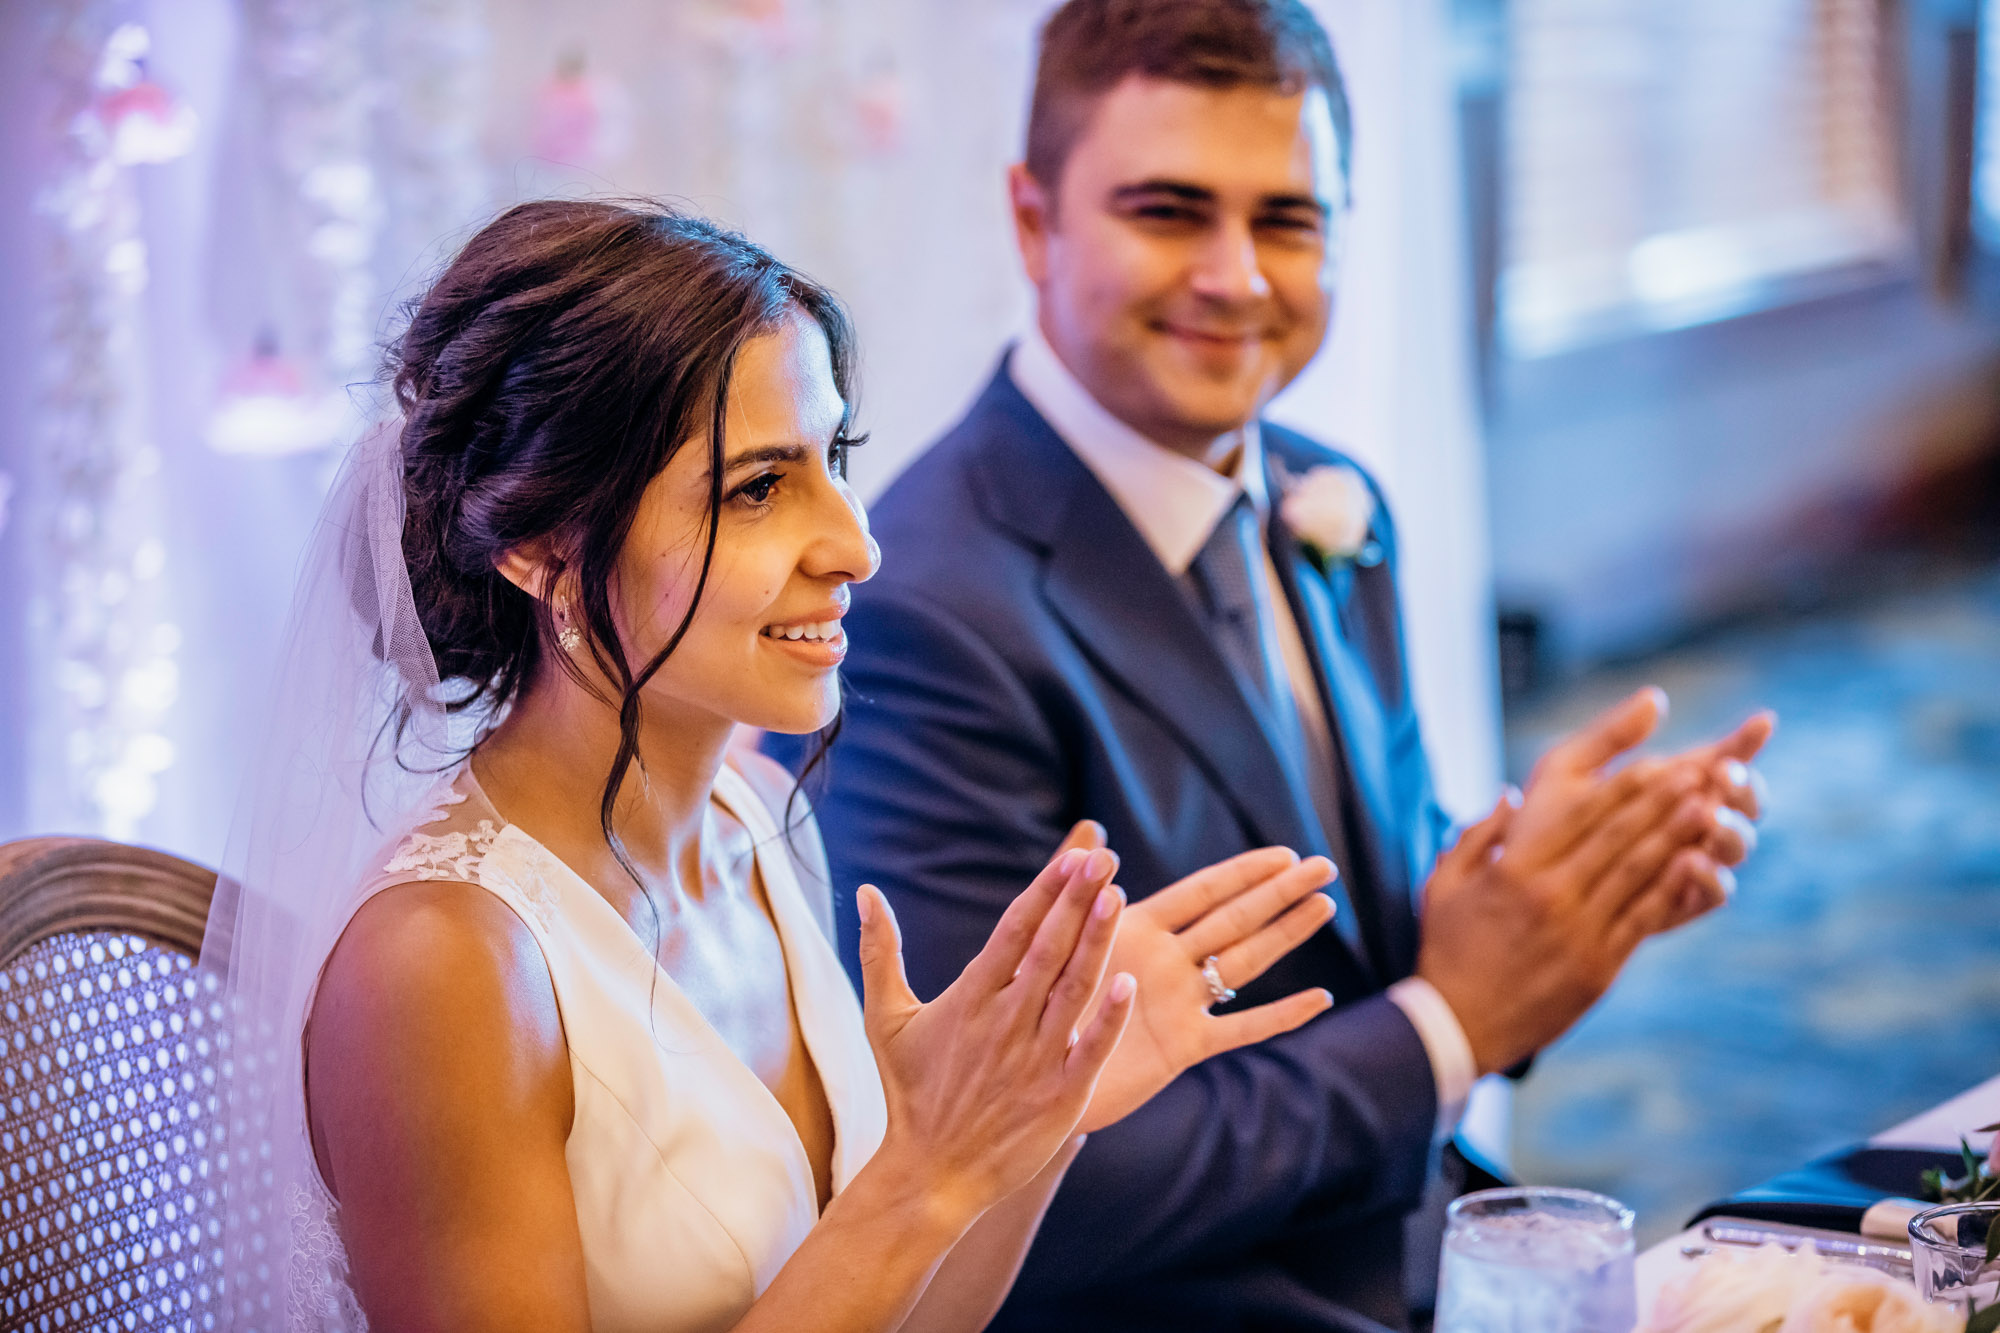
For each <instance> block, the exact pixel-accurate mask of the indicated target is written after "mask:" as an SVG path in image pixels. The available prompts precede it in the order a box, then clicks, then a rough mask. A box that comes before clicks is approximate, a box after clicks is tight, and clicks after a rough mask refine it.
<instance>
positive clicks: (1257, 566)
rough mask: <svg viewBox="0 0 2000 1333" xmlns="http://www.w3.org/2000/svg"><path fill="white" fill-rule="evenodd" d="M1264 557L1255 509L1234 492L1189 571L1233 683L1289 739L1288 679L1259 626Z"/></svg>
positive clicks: (1263, 612)
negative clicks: (1273, 655)
mask: <svg viewBox="0 0 2000 1333" xmlns="http://www.w3.org/2000/svg"><path fill="white" fill-rule="evenodd" d="M1263 562H1264V542H1263V536H1262V534H1261V533H1260V532H1259V530H1258V525H1257V514H1256V512H1255V511H1254V510H1253V509H1251V507H1250V497H1249V496H1247V495H1244V494H1242V493H1241V492H1239V493H1238V494H1237V496H1236V499H1235V501H1234V502H1233V503H1232V504H1231V505H1230V506H1229V508H1228V510H1227V511H1226V512H1224V514H1223V515H1222V517H1221V518H1220V519H1219V520H1217V521H1216V524H1215V529H1214V530H1213V531H1212V532H1210V533H1209V534H1208V542H1207V544H1205V545H1204V546H1203V547H1202V548H1201V550H1200V551H1199V552H1197V553H1196V555H1195V558H1194V563H1193V564H1191V565H1190V566H1189V567H1188V572H1189V573H1190V574H1191V575H1193V576H1194V582H1195V584H1196V587H1197V589H1198V592H1199V597H1200V602H1199V604H1200V606H1201V609H1202V611H1203V612H1204V614H1205V616H1206V619H1207V621H1208V623H1209V625H1210V627H1211V628H1212V629H1213V631H1214V634H1215V641H1216V646H1217V647H1218V648H1220V649H1222V655H1223V657H1224V658H1226V659H1227V660H1228V662H1229V667H1230V670H1231V671H1233V672H1234V673H1235V675H1236V679H1237V683H1238V684H1240V685H1241V686H1242V687H1243V692H1244V693H1245V694H1246V695H1247V696H1249V699H1250V702H1251V706H1252V707H1253V708H1255V709H1257V710H1258V711H1259V712H1260V713H1261V714H1262V715H1263V717H1264V719H1265V720H1266V721H1267V722H1269V723H1272V724H1273V725H1274V728H1275V730H1276V733H1277V735H1279V736H1280V737H1285V738H1287V739H1289V738H1290V737H1291V736H1292V735H1293V734H1294V733H1296V732H1297V730H1298V725H1299V722H1298V708H1297V703H1296V701H1294V700H1293V698H1292V691H1291V686H1290V683H1289V682H1288V681H1287V680H1285V679H1284V678H1283V677H1282V676H1280V675H1279V674H1278V672H1277V670H1276V669H1275V668H1277V667H1278V666H1279V664H1278V663H1276V662H1274V661H1272V660H1271V658H1272V655H1271V654H1270V653H1269V652H1267V651H1266V650H1265V630H1264V627H1265V626H1266V625H1268V624H1270V623H1271V622H1272V611H1271V608H1270V607H1269V605H1268V604H1267V603H1268V601H1269V597H1270V586H1269V583H1268V582H1267V581H1266V580H1265V579H1264V578H1263V577H1261V574H1262V570H1261V566H1262V565H1263Z"/></svg>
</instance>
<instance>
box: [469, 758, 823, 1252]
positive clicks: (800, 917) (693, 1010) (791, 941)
mask: <svg viewBox="0 0 2000 1333" xmlns="http://www.w3.org/2000/svg"><path fill="white" fill-rule="evenodd" d="M460 780H462V781H463V782H464V783H465V784H466V785H467V787H468V788H469V793H468V794H469V795H471V796H472V797H473V798H474V799H475V800H477V801H478V802H479V804H480V805H482V806H483V807H485V809H486V811H487V812H488V813H490V814H491V815H492V816H493V817H494V822H495V824H496V825H497V826H498V831H497V832H496V834H495V835H494V839H493V843H492V846H493V847H494V848H498V847H500V846H501V845H502V843H503V842H505V841H509V840H511V841H514V842H516V843H518V844H520V845H521V846H522V847H523V848H525V849H526V850H527V851H528V852H529V853H530V854H531V856H532V858H533V860H534V861H535V863H536V864H537V866H538V867H539V868H541V869H543V870H545V871H547V872H550V873H552V874H554V875H556V876H557V877H558V878H560V879H561V880H562V881H563V882H564V883H565V884H566V885H567V886H568V888H569V889H570V890H571V891H572V892H573V893H574V894H579V895H581V897H582V898H583V899H585V900H587V904H588V905H586V906H585V907H584V908H583V909H582V910H583V912H584V914H585V915H586V917H595V918H596V920H597V921H598V923H599V925H600V928H602V929H606V930H609V929H611V928H612V927H613V926H615V927H616V931H617V933H618V938H619V941H620V944H621V946H622V947H625V948H628V949H630V950H631V951H632V952H634V953H635V954H636V956H637V957H638V958H640V959H643V960H644V961H645V963H647V964H649V965H650V966H651V968H652V980H653V982H654V984H655V985H656V987H657V994H656V999H658V1000H663V1001H665V1002H666V1003H667V1005H668V1006H669V1007H670V1008H672V1009H675V1010H678V1011H680V1013H681V1018H682V1022H683V1024H684V1026H686V1027H688V1028H689V1029H690V1030H691V1031H692V1032H693V1033H694V1035H695V1036H696V1037H697V1038H698V1039H699V1040H700V1041H701V1042H702V1043H703V1044H704V1045H708V1046H711V1047H712V1048H713V1049H714V1050H716V1051H718V1052H720V1053H722V1054H724V1055H726V1056H727V1060H726V1062H725V1065H726V1067H727V1068H729V1069H730V1071H731V1077H740V1080H741V1081H742V1083H744V1084H746V1085H747V1086H746V1087H745V1089H744V1091H745V1093H746V1095H748V1096H749V1097H750V1098H751V1099H752V1100H753V1101H758V1102H760V1103H761V1104H762V1105H763V1106H764V1108H765V1109H766V1110H767V1111H768V1113H769V1114H770V1115H772V1116H775V1117H776V1121H777V1123H778V1124H780V1125H782V1126H783V1130H784V1133H783V1136H782V1139H783V1142H784V1144H785V1147H786V1150H787V1156H788V1157H789V1158H790V1166H791V1167H792V1169H793V1170H794V1171H795V1172H796V1173H797V1175H798V1177H799V1179H800V1180H801V1181H802V1182H803V1185H804V1189H805V1194H806V1196H807V1197H808V1198H809V1199H810V1200H811V1203H812V1209H813V1216H814V1218H815V1219H817V1218H818V1216H819V1212H820V1204H819V1189H818V1184H817V1179H816V1177H815V1175H814V1173H813V1167H812V1159H811V1157H810V1155H809V1154H808V1153H807V1152H806V1146H805V1140H804V1138H802V1137H801V1136H800V1134H799V1127H798V1123H797V1122H796V1121H794V1120H793V1119H792V1116H791V1113H790V1112H789V1111H787V1110H786V1109H785V1106H784V1103H783V1102H780V1101H779V1100H778V1095H777V1093H776V1092H774V1091H773V1090H772V1089H771V1087H770V1085H769V1084H767V1083H765V1082H764V1080H763V1079H761V1078H759V1077H757V1074H756V1071H755V1070H753V1069H751V1068H750V1066H749V1064H748V1063H746V1062H745V1061H744V1059H743V1057H742V1056H740V1055H738V1054H737V1052H736V1050H735V1048H734V1047H732V1046H731V1045H730V1044H729V1043H728V1041H726V1040H725V1039H724V1038H723V1036H722V1033H721V1031H720V1030H719V1029H717V1028H716V1026H715V1025H714V1024H713V1023H711V1022H710V1021H709V1019H708V1016H707V1015H706V1014H704V1013H703V1012H702V1011H701V1007H700V1006H699V1005H697V1004H695V1002H694V1001H693V1000H692V999H690V998H689V996H688V994H687V992H686V991H685V990H683V989H682V988H681V985H680V983H679V982H678V981H676V980H674V977H673V974H672V973H671V972H669V971H667V969H666V968H665V967H663V966H662V965H661V964H660V960H659V956H658V954H657V953H655V952H654V950H653V949H651V948H649V947H648V946H647V944H646V942H645V940H643V939H641V938H640V936H639V933H638V931H637V930H635V929H634V928H633V926H632V923H631V922H629V921H627V920H626V919H625V917H624V915H623V914H622V913H620V912H619V911H618V909H617V908H615V907H613V906H612V905H611V902H610V900H609V899H607V898H605V896H604V895H603V894H601V893H599V892H598V891H597V889H596V887H595V886H593V885H592V884H591V882H590V881H589V880H587V879H585V878H584V877H583V876H582V875H580V874H578V873H577V871H576V870H575V869H574V868H573V867H572V866H571V865H570V864H569V863H568V862H567V861H565V860H563V859H562V858H561V857H559V856H557V855H556V854H555V853H554V852H552V851H550V850H549V849H548V847H546V846H545V845H543V843H542V842H541V841H540V840H539V839H537V838H536V837H535V836H534V835H533V834H531V833H529V832H528V831H527V830H526V829H524V828H522V827H521V826H520V825H518V824H516V823H514V822H513V821H512V820H510V819H508V818H507V817H506V816H505V815H503V814H502V813H501V812H500V809H499V807H498V806H496V805H495V804H494V803H493V798H492V797H490V796H489V795H487V793H486V789H485V787H483V786H482V785H481V784H480V781H479V776H478V775H477V774H476V773H474V772H473V770H472V762H471V760H469V759H468V760H467V761H466V762H465V764H464V765H463V766H462V768H461V773H460ZM710 799H711V800H714V801H716V802H718V803H719V804H720V805H721V806H722V808H723V809H724V810H726V811H728V812H729V813H730V814H731V815H732V816H733V817H734V818H735V819H736V820H737V821H738V822H739V823H741V824H742V825H743V827H744V828H745V829H746V830H747V831H748V832H749V834H750V842H751V850H752V856H753V858H754V861H755V865H756V873H757V875H758V876H759V878H760V879H761V881H762V883H763V888H764V894H763V897H764V903H765V907H766V910H767V911H768V913H769V915H770V920H771V924H772V927H773V929H775V930H776V931H777V935H778V944H779V948H780V949H781V950H782V952H783V954H784V958H785V973H786V975H785V996H786V1001H787V1003H788V1004H789V1005H790V1007H791V1011H792V1020H793V1022H795V1023H797V1024H798V1027H799V1036H800V1039H801V1041H802V1042H803V1044H804V1046H805V1053H806V1058H807V1059H808V1060H810V1061H811V1062H812V1068H813V1072H814V1074H815V1075H816V1076H817V1078H818V1081H819V1085H820V1095H821V1096H822V1097H824V1098H825V1099H826V1106H827V1114H828V1118H829V1119H831V1120H832V1122H833V1133H834V1139H833V1152H832V1155H831V1160H830V1161H829V1164H828V1165H829V1181H830V1186H831V1193H834V1194H837V1193H839V1192H840V1190H841V1189H842V1188H843V1187H844V1186H845V1185H846V1183H847V1181H848V1180H849V1179H851V1178H852V1176H853V1174H854V1172H855V1171H856V1170H858V1169H859V1167H860V1165H861V1164H860V1163H859V1162H853V1161H849V1160H848V1158H849V1156H850V1152H849V1144H850V1138H851V1136H850V1134H849V1133H848V1132H846V1130H845V1129H844V1127H843V1125H842V1119H843V1116H842V1107H843V1104H844V1102H845V1101H846V1099H847V1098H848V1097H849V1096H850V1095H851V1093H852V1091H853V1090H852V1089H850V1088H849V1087H848V1085H847V1078H846V1066H845V1064H844V1062H843V1061H842V1060H841V1059H840V1058H839V1052H838V1051H837V1050H836V1042H837V1037H836V1036H835V1034H834V1033H833V1032H832V1030H831V1027H830V1026H829V1025H830V1023H831V1020H832V1015H831V1014H830V1013H828V1012H827V1011H828V1010H829V1009H830V1008H831V1006H826V1005H808V1004H804V1003H802V1002H801V998H802V997H801V990H802V989H803V987H802V984H801V983H802V982H809V983H811V984H812V986H813V989H815V990H817V989H818V988H819V987H820V986H821V985H823V984H825V982H826V981H827V977H826V966H825V964H826V963H829V962H830V963H831V964H832V971H833V973H834V974H835V980H837V982H838V984H840V985H842V986H847V985H848V982H847V976H846V973H845V971H844V970H843V969H842V968H841V967H840V963H839V960H838V959H837V958H836V957H834V955H833V953H832V948H831V945H830V944H829V943H828V942H827V940H826V938H825V936H824V935H823V934H821V932H820V929H819V924H818V922H817V921H816V920H814V919H813V916H812V909H811V907H810V906H809V905H808V904H807V903H806V901H805V895H804V890H803V889H802V888H801V886H800V885H799V882H798V875H797V871H796V868H795V867H794V866H793V864H792V861H791V858H790V856H789V855H788V854H787V853H786V851H785V849H784V848H783V847H781V846H776V845H775V844H776V843H777V842H778V841H779V839H780V838H781V837H782V834H781V833H780V831H779V829H778V826H777V823H776V821H775V820H774V819H773V818H772V817H771V814H770V811H769V810H768V809H766V807H765V805H764V802H763V800H762V798H761V797H759V796H758V795H757V792H756V789H755V788H753V787H752V786H751V785H750V783H749V782H748V781H747V780H746V779H744V777H743V776H742V775H741V774H740V773H738V772H736V770H735V769H734V768H732V767H731V766H730V765H729V764H727V763H724V764H723V766H722V767H721V768H720V769H719V770H717V772H716V777H715V784H714V786H713V787H712V788H711V790H710ZM489 854H490V853H489ZM593 905H594V906H593ZM822 955H823V956H822ZM751 1089H754V1090H755V1091H754V1092H752V1091H751Z"/></svg>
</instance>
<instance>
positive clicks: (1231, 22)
mask: <svg viewBox="0 0 2000 1333" xmlns="http://www.w3.org/2000/svg"><path fill="white" fill-rule="evenodd" d="M1134 74H1138V75H1143V76H1144V77H1146V78H1152V79H1166V80H1168V81H1170V82H1173V83H1192V84H1199V85H1201V86H1203V87H1208V88H1233V87H1237V86H1239V85H1243V84H1249V85H1253V86H1256V87H1263V88H1273V89H1277V90H1279V91H1282V92H1285V93H1296V92H1302V91H1304V90H1305V89H1308V88H1322V89H1324V90H1325V91H1326V100H1327V105H1328V108H1329V109H1330V110H1331V111H1332V112H1333V131H1334V138H1335V140H1336V141H1337V142H1338V144H1339V149H1340V170H1341V174H1342V175H1345V174H1346V173H1347V170H1348V157H1349V145H1350V143H1351V141H1352V139H1353V137H1354V129H1353V123H1352V116H1351V113H1350V112H1349V110H1348V105H1347V85H1346V84H1345V83H1344V82H1343V81H1342V79H1341V77H1340V64H1339V62H1338V61H1337V60H1335V59H1334V55H1333V43H1332V42H1331V41H1329V40H1328V39H1327V35H1326V29H1324V28H1322V27H1320V25H1319V20H1318V19H1316V18H1314V17H1313V16H1312V11H1310V10H1308V9H1307V8H1306V7H1305V5H1304V4H1303V3H1301V0H1069V3H1067V4H1065V5H1064V6H1062V8H1060V9H1058V10H1056V12H1055V13H1053V14H1051V15H1050V16H1049V20H1048V22H1047V23H1045V24H1043V25H1042V40H1041V55H1040V58H1039V59H1038V60H1037V62H1036V66H1035V94H1034V99H1033V101H1031V102H1030V103H1029V106H1028V152H1027V167H1028V171H1029V173H1030V174H1031V175H1033V176H1034V178H1035V179H1036V180H1038V181H1040V182H1041V183H1042V184H1043V185H1044V186H1047V187H1049V188H1051V189H1053V188H1054V187H1055V185H1056V182H1057V181H1058V179H1059V178H1060V177H1061V176H1062V169H1063V165H1064V164H1065V163H1066V162H1067V161H1068V160H1069V154H1070V150H1071V149H1072V148H1074V147H1075V146H1076V141H1077V139H1078V138H1079V137H1080V136H1081V135H1082V133H1083V128H1084V125H1085V124H1086V123H1087V122H1088V121H1089V119H1090V112H1091V109H1092V107H1093V106H1094V105H1095V104H1096V102H1097V99H1098V98H1100V97H1102V96H1104V94H1106V93H1108V92H1110V91H1111V90H1112V88H1114V87H1116V86H1117V85H1118V84H1119V83H1120V82H1121V81H1123V80H1124V79H1126V78H1127V77H1129V76H1131V75H1134Z"/></svg>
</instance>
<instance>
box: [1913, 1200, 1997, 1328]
mask: <svg viewBox="0 0 2000 1333" xmlns="http://www.w3.org/2000/svg"><path fill="white" fill-rule="evenodd" d="M1996 1226H2000V1203H1958V1204H1951V1205H1948V1206H1947V1207H1943V1208H1932V1209H1930V1210H1928V1211H1926V1212H1921V1213H1918V1214H1917V1215H1916V1216H1915V1217H1913V1218H1911V1219H1910V1263H1911V1266H1912V1267H1913V1268H1915V1269H1916V1277H1917V1290H1919V1291H1921V1292H1922V1293H1923V1297H1924V1299H1925V1300H1926V1301H1928V1302H1930V1303H1932V1304H1936V1305H1955V1306H1957V1307H1958V1308H1959V1309H1960V1310H1961V1311H1965V1312H1967V1313H1969V1312H1970V1311H1971V1310H1973V1309H1975V1308H1976V1309H1982V1310H1983V1309H1985V1308H1986V1307H1987V1306H1989V1305H1992V1304H1994V1303H1995V1302H1996V1301H2000V1259H1995V1260H1991V1261H1989V1260H1988V1259H1987V1257H1986V1251H1987V1235H1988V1233H1989V1232H1990V1231H1991V1229H1992V1228H1994V1227H1996Z"/></svg>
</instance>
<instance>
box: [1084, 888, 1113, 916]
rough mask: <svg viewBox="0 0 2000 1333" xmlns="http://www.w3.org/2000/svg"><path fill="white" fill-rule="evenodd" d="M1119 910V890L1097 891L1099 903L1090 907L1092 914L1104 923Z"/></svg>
mask: <svg viewBox="0 0 2000 1333" xmlns="http://www.w3.org/2000/svg"><path fill="white" fill-rule="evenodd" d="M1117 910H1118V890H1116V889H1099V890H1098V891H1097V901H1096V902H1094V903H1092V904H1091V905H1090V914H1091V915H1092V916H1094V917H1096V918H1097V919H1098V920H1099V921H1102V920H1104V918H1106V917H1108V916H1110V915H1111V914H1112V913H1113V912H1115V911H1117Z"/></svg>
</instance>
